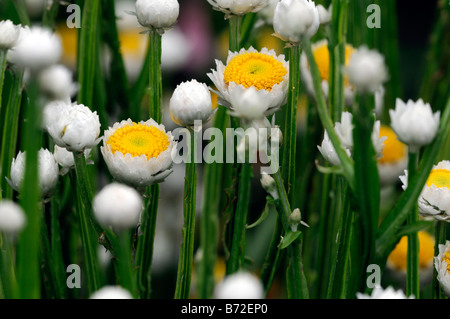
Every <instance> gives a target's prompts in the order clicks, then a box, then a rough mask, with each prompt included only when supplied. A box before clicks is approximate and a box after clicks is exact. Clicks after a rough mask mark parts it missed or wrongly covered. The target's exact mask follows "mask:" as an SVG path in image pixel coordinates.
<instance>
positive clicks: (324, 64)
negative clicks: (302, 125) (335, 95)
mask: <svg viewBox="0 0 450 319" xmlns="http://www.w3.org/2000/svg"><path fill="white" fill-rule="evenodd" d="M354 51H355V49H354V48H353V47H352V46H351V45H346V46H345V65H346V66H347V65H348V61H349V60H350V56H351V55H352V53H353V52H354ZM313 55H314V60H316V63H317V67H318V69H319V73H320V77H321V78H322V80H326V81H328V77H329V74H330V53H329V52H328V44H327V43H326V42H324V44H323V45H320V46H318V47H317V48H315V49H314V52H313ZM347 84H348V80H347V76H344V85H345V86H347Z"/></svg>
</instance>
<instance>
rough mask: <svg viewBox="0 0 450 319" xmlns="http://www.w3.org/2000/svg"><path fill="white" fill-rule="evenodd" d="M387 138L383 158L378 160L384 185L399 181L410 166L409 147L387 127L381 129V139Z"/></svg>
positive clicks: (381, 181) (381, 180) (382, 126)
mask: <svg viewBox="0 0 450 319" xmlns="http://www.w3.org/2000/svg"><path fill="white" fill-rule="evenodd" d="M383 136H386V137H387V139H386V140H385V141H384V149H383V157H381V158H379V159H378V162H377V166H378V173H379V176H380V183H381V184H382V185H391V184H395V183H397V182H398V181H399V179H398V178H399V176H400V175H402V174H403V171H404V170H405V169H406V168H407V166H408V147H407V146H406V145H405V144H403V143H402V142H400V141H399V140H398V139H397V135H396V134H395V132H394V131H393V130H392V129H391V128H390V127H389V126H385V125H381V127H380V137H383Z"/></svg>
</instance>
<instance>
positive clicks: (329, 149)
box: [317, 131, 351, 165]
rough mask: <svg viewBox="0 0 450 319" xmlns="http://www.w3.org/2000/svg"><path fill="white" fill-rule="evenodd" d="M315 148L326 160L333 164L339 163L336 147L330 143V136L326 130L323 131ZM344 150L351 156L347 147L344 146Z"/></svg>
mask: <svg viewBox="0 0 450 319" xmlns="http://www.w3.org/2000/svg"><path fill="white" fill-rule="evenodd" d="M317 148H318V149H319V152H320V153H321V154H322V156H323V158H324V159H325V160H326V161H327V162H329V163H330V164H333V165H341V160H340V159H339V157H338V155H337V153H336V149H335V148H334V146H333V143H331V140H330V137H329V136H328V133H327V132H326V131H325V133H324V137H323V140H322V144H321V146H317ZM344 150H345V152H346V153H347V155H348V156H351V151H350V150H349V149H348V148H344Z"/></svg>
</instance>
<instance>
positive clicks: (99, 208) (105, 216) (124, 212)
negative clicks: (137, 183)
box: [92, 183, 143, 231]
mask: <svg viewBox="0 0 450 319" xmlns="http://www.w3.org/2000/svg"><path fill="white" fill-rule="evenodd" d="M142 205H143V203H142V198H141V195H140V194H139V193H138V192H137V191H136V190H135V189H134V188H132V187H130V186H127V185H123V184H119V183H112V184H109V185H107V186H105V187H104V188H103V189H102V190H101V191H100V192H99V193H98V194H97V195H96V196H95V197H94V200H93V202H92V208H93V210H94V216H95V218H96V219H97V220H98V222H99V223H100V224H101V225H102V226H104V227H112V229H113V230H116V231H121V230H125V229H129V228H132V227H137V224H138V222H139V216H140V214H141V211H142V208H143V206H142Z"/></svg>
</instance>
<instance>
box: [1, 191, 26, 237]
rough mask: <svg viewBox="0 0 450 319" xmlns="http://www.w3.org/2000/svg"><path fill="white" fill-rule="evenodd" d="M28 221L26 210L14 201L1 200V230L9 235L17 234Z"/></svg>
mask: <svg viewBox="0 0 450 319" xmlns="http://www.w3.org/2000/svg"><path fill="white" fill-rule="evenodd" d="M25 223H26V217H25V212H24V211H23V209H22V207H20V206H19V205H18V204H16V203H15V202H13V201H10V200H7V199H4V200H2V201H0V231H1V232H4V233H6V234H7V235H8V236H12V237H14V236H16V235H17V234H18V233H19V232H20V231H21V230H22V229H23V228H24V227H25Z"/></svg>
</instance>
